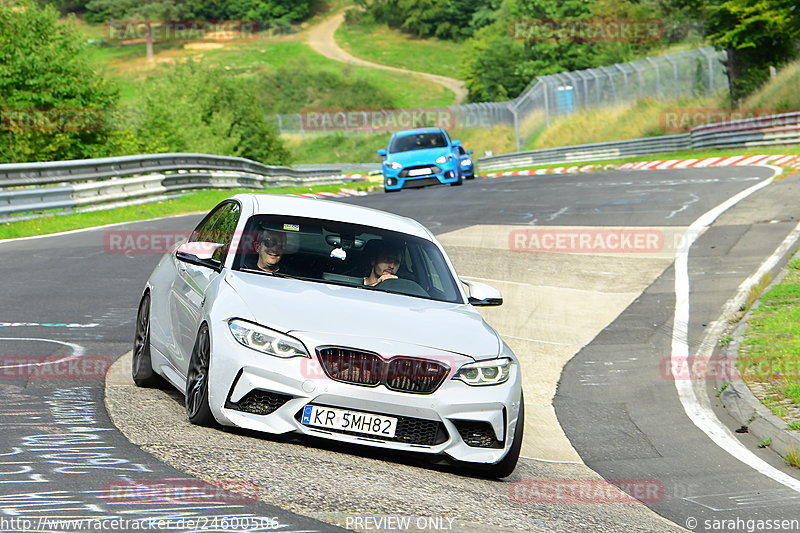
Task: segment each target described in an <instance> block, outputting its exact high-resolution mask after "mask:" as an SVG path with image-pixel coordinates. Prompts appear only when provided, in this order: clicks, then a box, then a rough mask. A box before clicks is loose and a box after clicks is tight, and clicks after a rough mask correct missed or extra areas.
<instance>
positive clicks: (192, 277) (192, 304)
mask: <svg viewBox="0 0 800 533" xmlns="http://www.w3.org/2000/svg"><path fill="white" fill-rule="evenodd" d="M240 213H241V208H240V206H239V204H238V203H236V202H234V201H227V202H224V203H222V204H220V205H219V206H218V207H217V208H216V209H214V211H212V212H211V213H210V214H209V215H208V216H207V217H206V218H205V219H204V220H203V221H202V222H201V223H200V225H198V226H197V228H196V229H195V231H194V232H193V233H192V236H191V238H190V239H189V242H214V243H218V244H221V245H222V246H220V247H219V248H217V250H216V251H215V252H214V255H213V257H212V259H211V260H210V261H209V265H208V266H206V265H198V264H192V263H188V262H186V261H182V260H180V259H178V258H177V257H173V260H174V261H175V262H176V275H175V279H174V281H173V283H172V287H171V288H170V296H169V299H170V319H171V321H172V326H173V328H172V335H173V343H174V346H175V347H176V349H175V351H174V353H173V354H172V360H171V363H172V365H173V366H174V367H175V368H176V369H177V370H178V371H179V372H180V373H181V375H183V376H185V375H186V371H187V369H188V367H189V359H190V358H191V355H192V349H193V347H194V342H195V339H196V338H197V332H198V330H199V328H200V319H201V317H202V314H203V306H204V305H205V303H206V291H207V290H208V287H209V285H211V283H212V282H213V281H214V280H215V279H216V278H217V277H218V276H220V275H221V270H222V264H223V262H224V261H225V257H226V255H227V252H228V248H229V247H230V244H231V240H232V239H233V235H234V231H235V229H236V224H237V223H238V221H239V215H240Z"/></svg>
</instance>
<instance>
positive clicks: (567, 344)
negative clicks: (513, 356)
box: [500, 333, 586, 348]
mask: <svg viewBox="0 0 800 533" xmlns="http://www.w3.org/2000/svg"><path fill="white" fill-rule="evenodd" d="M500 336H501V337H506V338H509V339H517V340H521V341H529V342H538V343H541V344H552V345H553V346H573V347H574V346H577V347H578V348H583V347H584V346H586V345H585V344H570V343H567V342H555V341H543V340H540V339H531V338H528V337H515V336H514V335H504V334H502V333H501V334H500Z"/></svg>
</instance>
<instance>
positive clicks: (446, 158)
mask: <svg viewBox="0 0 800 533" xmlns="http://www.w3.org/2000/svg"><path fill="white" fill-rule="evenodd" d="M452 158H453V156H451V155H440V156H439V157H437V158H436V162H437V163H438V164H440V165H442V164H444V163H447V162H448V161H450V160H451V159H452Z"/></svg>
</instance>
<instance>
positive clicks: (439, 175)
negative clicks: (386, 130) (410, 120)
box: [378, 128, 464, 192]
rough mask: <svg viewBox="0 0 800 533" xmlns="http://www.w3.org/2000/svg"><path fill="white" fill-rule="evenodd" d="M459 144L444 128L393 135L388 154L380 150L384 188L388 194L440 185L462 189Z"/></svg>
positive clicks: (422, 129)
mask: <svg viewBox="0 0 800 533" xmlns="http://www.w3.org/2000/svg"><path fill="white" fill-rule="evenodd" d="M460 146H461V142H460V141H453V140H451V139H450V136H449V135H448V134H447V132H446V131H445V130H444V129H442V128H418V129H413V130H405V131H398V132H397V133H395V134H394V135H392V138H391V140H390V141H389V147H388V149H387V150H378V155H381V156H383V157H384V160H383V166H382V169H381V170H382V171H383V188H384V190H385V191H386V192H395V191H399V190H400V189H402V188H404V187H424V186H426V185H436V184H439V183H442V184H446V183H449V184H450V185H461V184H462V183H463V179H464V174H463V172H462V169H463V167H462V166H461V162H460V161H461V160H460V153H459V150H458V148H459V147H460Z"/></svg>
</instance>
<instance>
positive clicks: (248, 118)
mask: <svg viewBox="0 0 800 533" xmlns="http://www.w3.org/2000/svg"><path fill="white" fill-rule="evenodd" d="M134 110H135V111H134V114H133V117H132V118H131V119H129V120H130V121H131V123H132V126H131V128H132V130H133V131H134V132H135V136H136V137H137V138H139V139H142V142H143V143H146V144H145V145H144V146H141V147H140V148H145V149H146V151H149V152H166V151H175V152H200V153H206V154H217V155H231V156H240V157H246V158H249V159H254V160H257V161H261V162H263V163H269V164H284V163H287V162H288V161H289V153H288V151H287V150H286V148H285V146H284V145H283V143H282V142H281V140H280V139H279V138H278V133H277V131H276V130H275V127H274V126H273V124H272V123H271V122H270V121H269V120H268V118H267V116H266V114H265V113H264V109H263V107H262V105H261V104H260V103H259V99H258V95H257V90H256V85H255V84H254V83H253V81H252V79H248V78H237V77H235V76H234V75H232V74H230V73H229V72H228V71H225V70H224V69H220V68H215V67H210V66H208V65H204V64H202V63H195V62H186V63H181V64H178V65H175V66H173V67H172V68H170V69H168V70H167V69H165V70H164V71H163V72H160V73H158V74H156V75H154V76H151V77H150V78H148V79H147V81H146V82H145V83H144V84H143V86H142V88H141V90H140V92H139V94H138V98H137V101H136V105H135V106H134Z"/></svg>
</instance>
